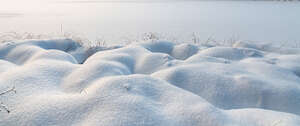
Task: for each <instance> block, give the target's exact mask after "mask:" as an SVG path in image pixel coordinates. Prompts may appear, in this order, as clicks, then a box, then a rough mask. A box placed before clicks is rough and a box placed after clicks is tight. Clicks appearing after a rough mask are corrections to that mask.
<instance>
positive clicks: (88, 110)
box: [0, 39, 300, 126]
mask: <svg viewBox="0 0 300 126" xmlns="http://www.w3.org/2000/svg"><path fill="white" fill-rule="evenodd" d="M268 47H269V46H268ZM99 50H100V51H98V52H92V53H91V51H90V50H87V49H84V48H83V47H81V46H80V45H79V44H77V43H76V42H74V41H72V40H68V39H66V40H32V41H24V42H17V43H4V44H1V45H0V58H1V60H0V89H1V90H3V91H4V90H5V89H7V88H9V87H13V86H14V87H16V90H17V94H6V95H5V96H1V97H0V98H1V99H0V100H1V101H2V102H3V103H4V104H5V105H6V106H8V108H9V109H10V110H11V113H9V114H8V113H5V112H4V111H1V112H0V125H10V126H14V125H15V126H19V125H22V126H39V125H43V126H47V125H49V126H50V125H58V126H66V125H75V126H87V125H101V126H153V125H155V126H183V125H184V126H287V125H288V126H298V125H299V124H300V116H299V115H300V109H299V106H300V64H299V62H300V53H297V52H300V51H296V50H297V49H293V51H292V53H291V52H289V51H288V50H289V49H283V50H285V51H284V52H286V53H279V50H274V51H272V50H270V48H268V50H267V49H266V48H259V46H257V45H251V44H242V43H240V44H236V45H235V46H234V47H200V46H196V45H191V44H180V45H175V44H173V43H171V42H163V41H158V42H146V43H140V44H131V45H128V46H125V47H121V48H109V49H108V48H107V49H99Z"/></svg>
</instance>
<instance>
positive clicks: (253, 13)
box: [0, 0, 300, 42]
mask: <svg viewBox="0 0 300 126" xmlns="http://www.w3.org/2000/svg"><path fill="white" fill-rule="evenodd" d="M3 1H4V0H1V4H0V32H9V31H17V32H32V33H37V34H39V33H41V34H48V33H51V34H52V33H59V32H60V31H61V26H63V31H64V32H71V33H74V34H80V35H82V36H86V37H88V38H90V39H95V38H97V37H99V36H101V37H103V36H104V37H105V38H106V39H109V40H111V41H112V42H113V41H119V40H120V39H122V37H123V36H134V35H135V34H140V33H144V32H159V33H164V34H168V35H172V36H175V37H177V38H178V39H182V40H183V41H185V40H188V39H190V37H189V36H190V35H191V34H192V33H193V32H196V33H197V35H199V36H200V37H201V38H204V39H206V38H208V37H210V36H212V37H214V38H216V39H219V40H222V39H228V38H230V37H232V36H234V37H236V38H239V39H243V40H252V41H274V42H275V41H276V42H282V41H300V35H299V33H300V16H299V12H300V3H298V2H255V1H252V2H251V1H161V2H159V1H151V2H149V1H148V2H142V1H137V2H133V1H123V2H122V1H119V2H110V1H104V2H101V1H84V0H82V1H81V2H80V1H79V2H78V1H71V0H63V1H62V0H60V1H58V0H43V1H42V0H26V1H25V0H22V1H20V0H9V1H6V2H3Z"/></svg>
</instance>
